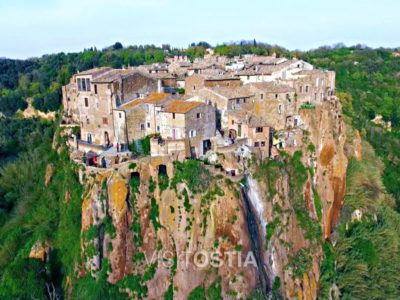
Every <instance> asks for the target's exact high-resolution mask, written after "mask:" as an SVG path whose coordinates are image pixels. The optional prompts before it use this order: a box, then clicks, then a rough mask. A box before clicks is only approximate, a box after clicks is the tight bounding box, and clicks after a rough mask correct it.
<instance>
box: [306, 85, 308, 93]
mask: <svg viewBox="0 0 400 300" xmlns="http://www.w3.org/2000/svg"><path fill="white" fill-rule="evenodd" d="M306 93H308V85H306Z"/></svg>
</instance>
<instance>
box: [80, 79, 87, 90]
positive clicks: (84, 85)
mask: <svg viewBox="0 0 400 300" xmlns="http://www.w3.org/2000/svg"><path fill="white" fill-rule="evenodd" d="M81 85H82V91H86V80H85V78H82V80H81Z"/></svg>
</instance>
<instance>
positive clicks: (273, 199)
mask: <svg viewBox="0 0 400 300" xmlns="http://www.w3.org/2000/svg"><path fill="white" fill-rule="evenodd" d="M300 117H301V120H302V124H301V127H300V128H297V129H293V130H292V131H293V132H295V134H294V136H295V139H296V140H295V142H293V143H292V144H291V145H287V147H286V148H285V151H286V153H287V154H286V155H283V156H282V155H281V156H280V157H279V158H278V161H277V162H264V163H263V164H261V166H253V167H252V168H251V169H250V171H249V179H248V186H249V192H248V196H249V199H250V201H251V203H252V205H253V207H254V209H255V210H256V212H257V213H256V214H257V216H258V218H259V224H260V227H261V228H260V229H261V230H260V232H262V234H261V235H262V236H260V240H261V241H262V242H263V247H264V249H266V251H264V255H263V260H264V264H265V266H266V267H267V269H268V272H269V280H270V285H271V286H272V287H273V289H274V290H279V291H280V293H281V294H282V295H283V296H284V297H285V298H289V299H294V298H298V299H316V298H317V295H318V283H319V279H320V263H321V260H322V247H321V245H322V242H323V241H324V240H325V239H328V238H329V237H330V234H331V231H332V228H333V226H334V225H335V223H336V221H337V219H338V217H339V214H340V209H341V206H342V203H343V197H344V194H345V188H346V168H347V157H346V155H345V153H344V143H345V140H346V132H345V125H344V122H343V120H342V117H341V107H340V104H339V103H338V102H327V103H324V104H323V105H317V106H316V108H315V109H303V110H301V111H300ZM277 278H279V279H277ZM283 283H284V284H283Z"/></svg>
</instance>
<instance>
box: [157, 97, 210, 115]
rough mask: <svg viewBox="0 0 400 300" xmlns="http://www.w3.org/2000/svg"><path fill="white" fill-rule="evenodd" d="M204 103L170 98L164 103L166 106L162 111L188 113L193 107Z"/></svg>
mask: <svg viewBox="0 0 400 300" xmlns="http://www.w3.org/2000/svg"><path fill="white" fill-rule="evenodd" d="M202 104H203V102H197V101H184V100H177V99H172V100H168V101H167V102H166V103H165V104H164V106H165V107H164V109H163V110H162V111H164V112H169V113H178V114H186V113H188V112H189V111H191V110H192V109H194V108H196V107H198V106H200V105H202Z"/></svg>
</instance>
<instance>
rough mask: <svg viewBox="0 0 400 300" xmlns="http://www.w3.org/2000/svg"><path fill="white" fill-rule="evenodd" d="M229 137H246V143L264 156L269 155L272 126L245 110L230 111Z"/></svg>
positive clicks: (234, 138)
mask: <svg viewBox="0 0 400 300" xmlns="http://www.w3.org/2000/svg"><path fill="white" fill-rule="evenodd" d="M228 124H229V125H228V128H229V138H231V139H233V140H236V139H237V140H240V139H246V143H245V145H247V146H249V147H251V148H252V149H253V150H254V152H256V153H257V152H258V153H259V154H260V155H261V157H262V158H266V157H269V149H270V126H269V125H268V124H267V122H266V121H265V120H263V119H262V118H260V117H258V116H256V115H254V114H253V113H250V112H248V111H245V110H234V111H230V112H229V113H228Z"/></svg>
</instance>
